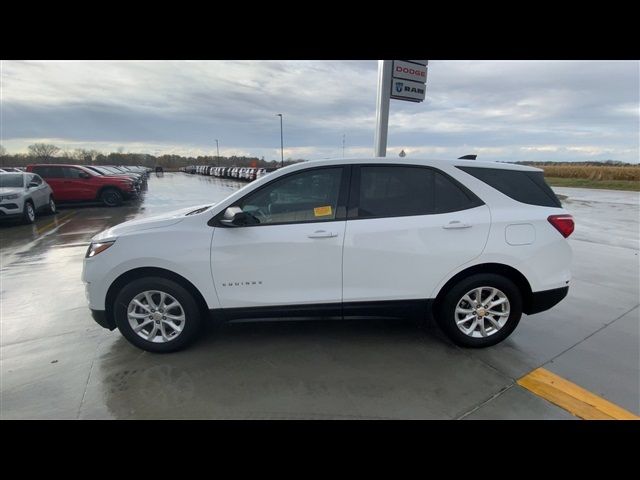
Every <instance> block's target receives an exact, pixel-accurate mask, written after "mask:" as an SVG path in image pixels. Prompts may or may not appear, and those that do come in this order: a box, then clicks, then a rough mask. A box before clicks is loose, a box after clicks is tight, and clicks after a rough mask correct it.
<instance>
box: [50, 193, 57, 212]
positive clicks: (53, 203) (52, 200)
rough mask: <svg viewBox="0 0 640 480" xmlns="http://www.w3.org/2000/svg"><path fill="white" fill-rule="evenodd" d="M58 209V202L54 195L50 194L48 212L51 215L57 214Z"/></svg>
mask: <svg viewBox="0 0 640 480" xmlns="http://www.w3.org/2000/svg"><path fill="white" fill-rule="evenodd" d="M57 211H58V207H56V202H55V200H54V199H53V195H49V204H48V205H47V213H48V214H49V215H55V214H56V213H57Z"/></svg>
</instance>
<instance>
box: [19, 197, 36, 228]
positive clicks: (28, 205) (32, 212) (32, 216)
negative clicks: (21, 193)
mask: <svg viewBox="0 0 640 480" xmlns="http://www.w3.org/2000/svg"><path fill="white" fill-rule="evenodd" d="M35 221H36V209H35V208H34V206H33V203H32V202H31V200H27V201H26V202H24V208H23V209H22V222H23V223H26V224H30V223H33V222H35Z"/></svg>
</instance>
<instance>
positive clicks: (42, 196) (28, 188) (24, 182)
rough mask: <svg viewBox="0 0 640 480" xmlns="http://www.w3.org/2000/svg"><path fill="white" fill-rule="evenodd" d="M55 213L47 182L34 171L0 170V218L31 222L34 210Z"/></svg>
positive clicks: (34, 216)
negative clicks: (14, 171)
mask: <svg viewBox="0 0 640 480" xmlns="http://www.w3.org/2000/svg"><path fill="white" fill-rule="evenodd" d="M41 211H44V212H45V213H50V214H54V213H56V202H55V201H54V200H53V192H52V190H51V187H50V186H49V184H48V183H47V182H45V181H44V180H42V178H40V175H36V174H34V173H24V172H20V173H13V172H7V173H5V172H0V219H7V220H8V219H12V218H16V219H20V220H22V222H23V223H33V222H34V221H35V220H36V212H41Z"/></svg>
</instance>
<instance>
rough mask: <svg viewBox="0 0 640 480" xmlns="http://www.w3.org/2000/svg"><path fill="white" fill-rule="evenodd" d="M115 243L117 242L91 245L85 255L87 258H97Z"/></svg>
mask: <svg viewBox="0 0 640 480" xmlns="http://www.w3.org/2000/svg"><path fill="white" fill-rule="evenodd" d="M114 243H116V241H115V240H113V241H112V242H100V243H92V244H91V245H89V248H88V249H87V254H86V255H85V258H91V257H95V256H96V255H98V254H99V253H101V252H104V251H105V250H106V249H107V248H109V247H110V246H111V245H113V244H114Z"/></svg>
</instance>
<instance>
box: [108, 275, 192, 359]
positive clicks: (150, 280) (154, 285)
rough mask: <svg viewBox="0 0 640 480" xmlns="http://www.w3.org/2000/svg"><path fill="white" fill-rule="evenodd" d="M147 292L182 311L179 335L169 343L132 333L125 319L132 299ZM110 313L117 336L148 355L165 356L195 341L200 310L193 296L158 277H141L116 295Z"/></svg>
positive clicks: (179, 286)
mask: <svg viewBox="0 0 640 480" xmlns="http://www.w3.org/2000/svg"><path fill="white" fill-rule="evenodd" d="M147 290H158V291H161V292H165V293H168V294H169V295H171V296H172V297H174V298H175V299H176V300H177V301H178V302H180V305H181V306H182V309H183V310H184V314H185V320H184V326H183V329H182V332H181V333H180V334H179V335H178V336H177V337H176V338H175V339H173V340H169V341H166V342H165V343H154V342H151V341H149V340H145V339H144V338H142V337H141V336H139V335H138V334H137V333H136V332H134V331H133V328H132V327H131V325H130V324H129V320H128V317H127V307H128V305H129V303H130V302H131V300H133V298H134V297H135V296H136V295H138V294H140V293H142V292H145V291H147ZM113 313H114V318H115V322H116V326H117V327H118V329H119V330H120V333H122V335H123V336H124V337H125V338H126V339H127V340H129V342H131V343H132V344H133V345H135V346H136V347H138V348H141V349H143V350H146V351H148V352H155V353H168V352H175V351H177V350H181V349H183V348H184V347H186V346H187V345H189V344H190V343H191V342H192V341H194V340H195V339H196V337H197V336H198V333H199V331H200V327H201V318H200V309H199V308H198V304H197V303H196V301H195V299H194V298H193V296H192V295H191V294H190V293H189V292H188V291H187V290H186V289H185V288H183V287H182V286H181V285H180V284H178V283H176V282H174V281H172V280H169V279H166V278H162V277H143V278H139V279H136V280H133V281H132V282H131V283H129V284H128V285H126V286H125V287H124V288H123V289H122V290H120V292H119V293H118V295H117V297H116V299H115V302H114V305H113Z"/></svg>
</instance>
